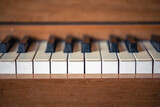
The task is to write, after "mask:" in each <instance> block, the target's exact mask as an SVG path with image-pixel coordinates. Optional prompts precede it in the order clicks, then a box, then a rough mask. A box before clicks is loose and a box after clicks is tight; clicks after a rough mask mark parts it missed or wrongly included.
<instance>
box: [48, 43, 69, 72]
mask: <svg viewBox="0 0 160 107" xmlns="http://www.w3.org/2000/svg"><path fill="white" fill-rule="evenodd" d="M64 45H65V43H64V42H61V43H58V44H57V47H56V51H55V52H54V53H53V55H52V57H51V74H67V56H68V53H63V50H64Z"/></svg>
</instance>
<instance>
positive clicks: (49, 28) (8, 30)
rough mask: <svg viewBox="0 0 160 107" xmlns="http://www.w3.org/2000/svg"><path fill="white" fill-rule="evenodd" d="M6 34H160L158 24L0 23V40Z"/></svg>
mask: <svg viewBox="0 0 160 107" xmlns="http://www.w3.org/2000/svg"><path fill="white" fill-rule="evenodd" d="M8 34H13V35H15V36H17V37H18V38H21V37H23V35H26V34H27V35H31V36H33V37H35V38H37V39H41V40H48V38H49V36H50V35H51V34H54V35H56V36H57V37H60V38H62V39H65V38H66V36H67V35H69V34H71V35H73V36H75V37H76V38H77V37H78V38H80V39H82V38H83V36H84V35H86V34H87V35H90V36H91V37H93V38H95V39H102V40H105V39H107V40H108V39H109V35H110V34H114V35H117V37H120V38H122V39H125V37H126V35H127V34H132V35H135V37H137V38H138V39H148V40H150V37H151V35H152V34H156V35H160V25H158V24H157V25H144V24H138V25H129V24H128V25H123V24H122V25H117V24H116V25H112V24H109V25H105V24H104V25H96V24H95V25H58V26H57V25H54V24H53V25H27V26H26V25H0V40H3V39H4V38H5V36H6V35H8Z"/></svg>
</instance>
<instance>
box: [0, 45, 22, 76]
mask: <svg viewBox="0 0 160 107" xmlns="http://www.w3.org/2000/svg"><path fill="white" fill-rule="evenodd" d="M17 49H18V43H17V44H14V45H13V47H12V48H11V49H10V50H9V52H8V53H4V54H3V56H2V57H1V58H0V74H16V62H15V61H16V58H17V57H18V55H19V54H18V53H17Z"/></svg>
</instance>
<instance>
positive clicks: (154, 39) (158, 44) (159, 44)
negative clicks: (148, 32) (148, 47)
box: [151, 35, 160, 52]
mask: <svg viewBox="0 0 160 107" xmlns="http://www.w3.org/2000/svg"><path fill="white" fill-rule="evenodd" d="M151 43H152V45H153V47H154V48H155V49H156V50H157V51H158V52H160V35H159V36H158V35H152V36H151Z"/></svg>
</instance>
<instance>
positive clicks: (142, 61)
mask: <svg viewBox="0 0 160 107" xmlns="http://www.w3.org/2000/svg"><path fill="white" fill-rule="evenodd" d="M137 45H138V53H133V55H134V57H135V59H136V73H137V74H139V73H152V58H151V57H150V55H149V54H148V52H147V51H146V50H145V48H144V46H143V44H142V43H141V42H138V44H137Z"/></svg>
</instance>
